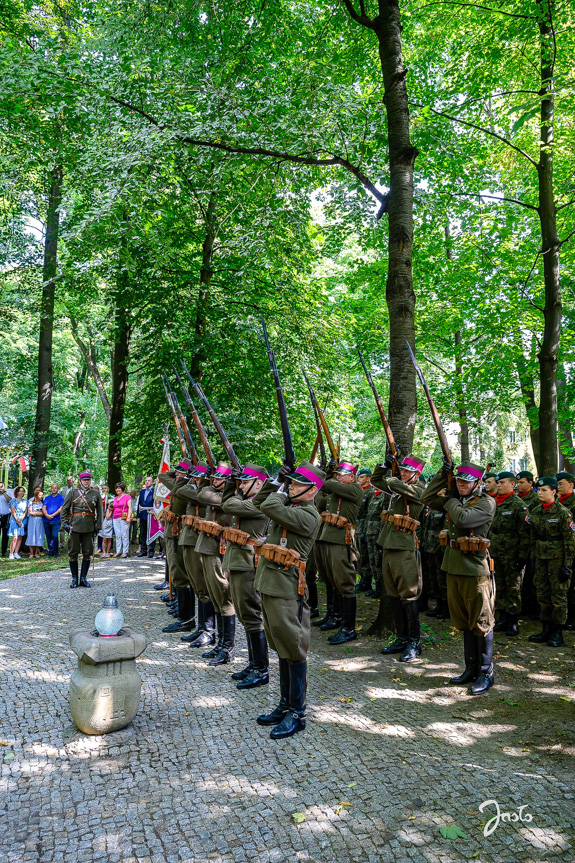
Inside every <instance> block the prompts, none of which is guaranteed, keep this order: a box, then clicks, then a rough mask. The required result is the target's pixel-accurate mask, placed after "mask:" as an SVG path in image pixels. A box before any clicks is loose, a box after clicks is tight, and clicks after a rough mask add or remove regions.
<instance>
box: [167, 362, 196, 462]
mask: <svg viewBox="0 0 575 863" xmlns="http://www.w3.org/2000/svg"><path fill="white" fill-rule="evenodd" d="M166 382H167V384H168V386H169V388H170V395H171V396H172V399H173V401H174V407H175V409H176V413H177V415H178V419H179V420H180V426H181V428H182V434H183V436H184V440H185V441H186V445H187V448H188V452H189V454H190V459H191V462H192V464H197V463H198V452H197V450H196V447H195V444H194V441H193V440H192V435H191V434H190V429H189V426H188V422H187V420H186V418H185V416H184V412H183V410H182V409H181V407H180V402H179V401H178V397H177V395H176V393H175V392H174V389H173V387H172V385H171V384H170V380H169V378H168V376H167V375H166Z"/></svg>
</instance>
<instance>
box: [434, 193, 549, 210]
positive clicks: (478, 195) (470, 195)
mask: <svg viewBox="0 0 575 863" xmlns="http://www.w3.org/2000/svg"><path fill="white" fill-rule="evenodd" d="M451 194H452V195H454V196H459V195H465V196H466V197H468V198H480V199H481V198H491V200H492V201H506V202H507V203H508V204H519V206H520V207H525V208H526V209H528V210H535V212H536V213H538V212H539V209H538V207H535V206H534V205H533V204H526V203H525V201H519V200H518V199H517V198H504V197H502V198H500V197H498V196H497V195H484V194H482V193H481V192H451Z"/></svg>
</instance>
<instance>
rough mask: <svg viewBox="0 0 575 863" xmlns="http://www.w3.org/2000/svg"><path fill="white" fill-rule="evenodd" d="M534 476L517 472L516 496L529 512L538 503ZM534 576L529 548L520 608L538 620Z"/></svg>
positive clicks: (532, 560) (532, 559) (525, 472)
mask: <svg viewBox="0 0 575 863" xmlns="http://www.w3.org/2000/svg"><path fill="white" fill-rule="evenodd" d="M534 482H535V478H534V476H533V474H532V473H531V471H530V470H522V471H520V472H519V473H518V474H517V497H519V498H520V500H522V501H523V503H524V504H525V506H526V507H527V509H528V510H529V512H531V510H532V509H533V507H534V506H537V505H538V503H539V498H538V497H537V492H536V491H535V489H534V488H533V484H534ZM534 578H535V558H534V557H533V552H532V550H531V548H530V550H529V559H528V561H527V565H526V566H525V569H524V571H523V584H522V585H521V610H522V612H523V614H527V615H528V616H529V617H530V618H531V620H539V619H540V617H541V609H540V608H539V603H538V602H537V591H536V590H535V584H534V582H533V580H534Z"/></svg>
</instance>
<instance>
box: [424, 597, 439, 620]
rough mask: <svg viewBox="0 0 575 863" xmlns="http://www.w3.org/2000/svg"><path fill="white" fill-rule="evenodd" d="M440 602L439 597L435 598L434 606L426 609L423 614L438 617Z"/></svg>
mask: <svg viewBox="0 0 575 863" xmlns="http://www.w3.org/2000/svg"><path fill="white" fill-rule="evenodd" d="M440 602H441V600H440V599H436V600H435V608H432V609H431V611H426V612H425V616H426V617H439V604H440Z"/></svg>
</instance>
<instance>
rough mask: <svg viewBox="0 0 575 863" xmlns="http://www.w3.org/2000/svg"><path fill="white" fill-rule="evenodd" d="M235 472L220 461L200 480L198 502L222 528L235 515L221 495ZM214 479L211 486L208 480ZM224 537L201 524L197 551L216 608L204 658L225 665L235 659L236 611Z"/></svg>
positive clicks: (208, 517)
mask: <svg viewBox="0 0 575 863" xmlns="http://www.w3.org/2000/svg"><path fill="white" fill-rule="evenodd" d="M231 475H232V466H231V465H229V464H227V462H220V464H219V465H218V466H217V468H216V470H215V472H214V474H213V476H212V477H211V479H210V480H207V479H201V480H200V482H199V486H198V503H199V504H200V506H205V508H206V518H205V522H208V523H209V524H214V522H215V523H216V524H218V525H219V526H220V527H222V528H224V527H230V526H231V524H232V517H231V516H229V515H226V514H225V513H224V512H223V510H222V495H223V492H224V486H225V484H226V480H227V479H228V477H231ZM209 482H211V485H209V484H208V483H209ZM224 545H225V540H224V539H223V537H222V536H221V532H220V534H219V535H218V536H215V535H213V534H211V533H209V532H208V531H207V530H206V524H205V523H204V524H200V536H199V539H198V541H197V543H196V551H197V553H198V554H199V555H200V557H201V561H202V567H203V570H204V578H205V580H206V587H207V589H208V593H209V595H210V599H211V601H212V605H213V606H214V608H215V610H216V622H217V629H218V640H217V642H216V644H215V646H214V647H213V648H212V650H208V651H206V653H202V657H203V658H204V659H209V660H210V663H209V664H210V665H212V666H216V665H225V664H227V663H228V662H231V661H232V659H233V658H234V647H235V643H236V611H235V608H234V603H233V600H232V595H231V592H230V581H229V572H227V571H226V570H224V569H223V567H222V557H223V547H224Z"/></svg>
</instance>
